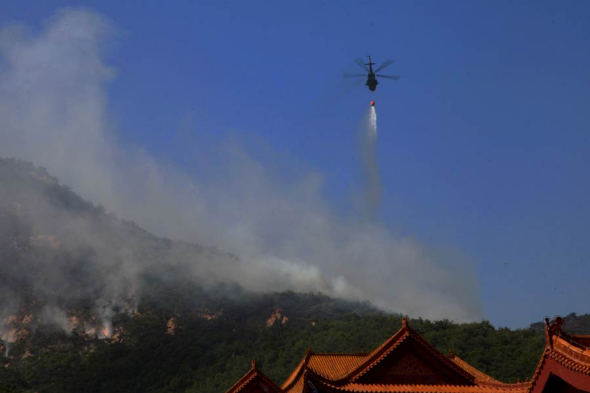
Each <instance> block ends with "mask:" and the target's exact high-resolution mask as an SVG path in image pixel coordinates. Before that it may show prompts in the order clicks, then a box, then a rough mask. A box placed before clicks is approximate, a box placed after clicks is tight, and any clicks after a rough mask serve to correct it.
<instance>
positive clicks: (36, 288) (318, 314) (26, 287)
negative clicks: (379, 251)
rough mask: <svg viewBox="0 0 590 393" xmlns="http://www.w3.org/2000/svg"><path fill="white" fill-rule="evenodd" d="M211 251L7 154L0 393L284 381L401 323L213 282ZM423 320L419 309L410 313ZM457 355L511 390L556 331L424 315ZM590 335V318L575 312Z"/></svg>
mask: <svg viewBox="0 0 590 393" xmlns="http://www.w3.org/2000/svg"><path fill="white" fill-rule="evenodd" d="M204 261H207V263H211V261H213V262H214V263H215V264H219V265H223V264H236V263H239V259H238V257H236V256H234V255H231V254H228V253H225V252H223V251H220V250H218V249H216V248H215V247H211V246H207V247H206V246H202V245H196V244H190V243H185V242H175V241H172V240H168V239H163V238H158V237H156V236H154V235H152V234H150V233H149V232H147V231H145V230H143V229H142V228H140V227H139V226H137V225H136V224H134V223H132V222H126V221H123V220H120V219H118V218H117V217H116V216H115V215H113V214H107V213H105V211H104V209H103V208H101V207H100V206H94V205H93V204H91V203H89V202H87V201H85V200H84V199H82V198H81V197H80V196H78V195H76V194H75V193H74V192H73V191H72V190H70V189H69V188H68V187H66V186H64V185H61V184H60V183H59V181H58V180H57V179H55V178H54V177H52V176H51V175H49V174H48V173H47V172H46V171H45V170H44V169H42V168H38V167H35V166H34V165H33V164H30V163H27V162H22V161H18V160H10V159H0V291H1V293H2V303H1V305H0V317H1V321H2V324H1V325H0V336H1V339H2V340H1V342H0V350H1V351H0V391H1V392H60V393H62V392H109V393H111V392H195V393H196V392H201V393H205V392H211V393H213V392H223V391H225V389H227V388H228V387H229V386H231V385H232V384H233V383H234V382H235V381H237V379H238V378H240V377H241V376H242V375H243V373H244V372H246V371H247V370H248V369H249V367H250V361H251V360H252V359H256V361H257V363H258V364H259V366H260V368H261V369H262V370H263V371H264V372H265V373H266V374H267V375H269V376H270V377H271V378H272V379H273V380H275V381H276V382H277V383H281V382H282V381H283V380H284V379H285V378H286V376H287V375H288V373H290V372H291V371H292V369H293V368H294V367H295V365H296V364H297V363H298V362H299V361H300V360H301V358H302V356H303V355H304V353H305V351H306V349H307V348H312V349H313V351H315V352H365V351H370V350H372V349H373V348H375V347H376V346H377V345H379V344H381V343H382V342H383V341H384V340H385V339H386V338H388V337H389V336H391V335H392V334H393V333H394V332H395V331H396V330H397V329H398V328H399V327H400V324H401V316H400V315H396V314H388V313H385V312H382V311H380V310H378V309H376V308H375V307H373V306H371V305H370V304H368V303H359V302H350V301H344V300H339V299H333V298H330V297H327V296H325V295H322V294H320V293H295V292H281V293H276V292H273V293H253V292H248V291H245V290H244V289H242V288H241V287H240V286H239V285H237V284H236V283H233V282H221V283H220V282H213V281H211V280H207V275H206V274H204V272H206V270H203V269H200V267H201V266H202V265H203V263H204ZM410 317H411V315H410ZM410 325H411V326H412V327H413V328H414V329H415V330H416V331H418V333H420V334H422V335H423V336H424V337H425V338H426V339H427V340H428V341H430V342H431V343H432V344H433V345H435V346H436V347H437V348H439V349H440V350H441V351H443V352H444V353H448V352H450V351H454V352H455V353H456V354H457V355H459V356H460V357H461V358H463V359H464V360H466V361H467V362H469V363H471V364H472V365H474V366H475V367H478V368H479V369H481V370H482V371H484V372H486V373H489V374H490V375H492V376H493V377H495V378H497V379H500V380H502V381H506V382H513V381H516V380H517V379H520V380H524V379H526V378H527V377H530V376H531V374H532V372H533V370H534V368H535V366H536V362H537V361H538V359H539V355H540V353H541V351H542V349H543V346H544V343H545V338H544V334H543V325H538V324H534V325H533V326H532V328H531V329H523V330H510V329H507V328H495V327H494V326H492V325H491V324H490V323H488V322H478V323H469V324H456V323H452V322H450V321H437V322H433V321H427V320H421V319H417V320H416V319H410ZM565 327H566V329H569V328H571V329H572V330H574V331H575V332H578V333H579V332H583V331H586V332H588V331H590V316H589V315H580V316H576V315H574V314H572V315H569V316H568V317H566V326H565Z"/></svg>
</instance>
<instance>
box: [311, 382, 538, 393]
mask: <svg viewBox="0 0 590 393" xmlns="http://www.w3.org/2000/svg"><path fill="white" fill-rule="evenodd" d="M517 385H518V386H517ZM322 387H324V388H328V389H329V390H332V391H341V392H354V393H404V392H413V393H526V391H527V390H528V387H529V384H528V383H522V384H514V385H509V386H507V387H495V386H477V385H475V386H466V385H464V386H460V385H376V384H375V385H373V384H371V385H368V384H357V383H351V384H348V385H345V386H341V387H336V386H329V385H325V386H322Z"/></svg>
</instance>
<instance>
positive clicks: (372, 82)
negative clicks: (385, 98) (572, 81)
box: [343, 56, 399, 91]
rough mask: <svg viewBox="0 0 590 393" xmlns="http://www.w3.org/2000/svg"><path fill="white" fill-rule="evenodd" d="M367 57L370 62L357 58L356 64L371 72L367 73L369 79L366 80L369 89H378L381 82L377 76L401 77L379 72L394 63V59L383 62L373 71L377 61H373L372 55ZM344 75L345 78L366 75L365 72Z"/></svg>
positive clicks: (396, 78)
mask: <svg viewBox="0 0 590 393" xmlns="http://www.w3.org/2000/svg"><path fill="white" fill-rule="evenodd" d="M367 57H368V58H369V62H368V63H364V62H363V61H362V60H361V59H355V60H354V62H355V63H356V64H358V65H359V67H361V68H362V69H363V70H365V71H367V72H368V73H369V74H368V75H367V81H366V82H365V86H367V87H368V88H369V90H371V91H375V89H377V85H378V84H379V82H378V81H377V78H376V77H379V78H385V79H393V80H395V81H396V80H398V79H399V75H379V74H377V73H378V72H379V71H381V70H382V69H384V68H385V67H388V66H390V65H392V64H393V63H394V61H393V60H391V59H387V60H385V61H384V62H383V64H381V66H379V68H377V69H376V70H375V71H373V66H374V65H375V63H373V62H372V61H371V56H367ZM367 66H369V67H368V68H367ZM343 76H344V77H345V78H358V77H361V76H365V74H344V75H343Z"/></svg>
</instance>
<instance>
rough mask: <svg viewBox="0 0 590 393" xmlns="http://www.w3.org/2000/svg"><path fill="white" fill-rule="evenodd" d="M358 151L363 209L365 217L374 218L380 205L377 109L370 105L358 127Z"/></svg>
mask: <svg viewBox="0 0 590 393" xmlns="http://www.w3.org/2000/svg"><path fill="white" fill-rule="evenodd" d="M359 144H360V146H359V147H360V153H361V159H362V163H363V174H364V177H365V179H364V180H365V187H364V195H363V210H364V215H365V219H366V220H369V221H372V220H374V219H375V218H376V216H377V213H378V211H379V206H380V205H381V193H382V187H381V175H380V173H379V167H378V164H377V111H376V110H375V107H374V106H371V107H370V109H369V113H368V114H367V116H366V117H365V121H364V122H363V125H362V126H361V129H360V135H359Z"/></svg>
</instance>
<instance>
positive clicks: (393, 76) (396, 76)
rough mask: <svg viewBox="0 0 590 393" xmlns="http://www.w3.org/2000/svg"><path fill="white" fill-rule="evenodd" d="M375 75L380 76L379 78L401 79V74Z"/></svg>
mask: <svg viewBox="0 0 590 393" xmlns="http://www.w3.org/2000/svg"><path fill="white" fill-rule="evenodd" d="M375 76H378V77H379V78H385V79H393V80H394V81H396V80H398V79H399V75H377V74H375Z"/></svg>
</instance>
